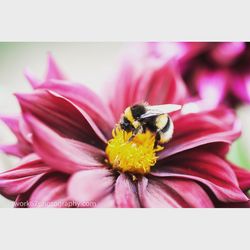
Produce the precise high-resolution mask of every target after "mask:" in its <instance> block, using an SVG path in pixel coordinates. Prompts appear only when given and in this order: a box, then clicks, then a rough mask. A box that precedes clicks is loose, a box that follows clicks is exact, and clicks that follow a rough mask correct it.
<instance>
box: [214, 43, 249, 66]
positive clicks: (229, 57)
mask: <svg viewBox="0 0 250 250" xmlns="http://www.w3.org/2000/svg"><path fill="white" fill-rule="evenodd" d="M245 48H246V44H245V43H244V42H222V43H218V45H217V46H215V47H214V49H213V50H212V51H211V57H212V58H213V60H215V61H216V62H217V63H219V64H221V65H230V64H232V63H234V62H235V60H236V58H237V57H238V56H239V55H240V54H241V53H242V52H243V51H244V50H245Z"/></svg>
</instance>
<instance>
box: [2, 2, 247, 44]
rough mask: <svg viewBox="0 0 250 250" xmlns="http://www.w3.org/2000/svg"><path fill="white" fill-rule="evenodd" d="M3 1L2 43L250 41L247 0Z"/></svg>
mask: <svg viewBox="0 0 250 250" xmlns="http://www.w3.org/2000/svg"><path fill="white" fill-rule="evenodd" d="M3 2H4V5H3ZM1 3H2V4H1V5H0V31H1V32H0V40H2V41H3V40H4V41H13V40H14V41H146V40H147V41H163V40H167V41H193V40H198V41H201V40H202V41H208V40H209V41H215V40H216V41H222V40H229V41H239V40H244V41H247V40H250V33H249V27H248V26H249V6H248V5H249V4H248V1H244V0H238V1H225V0H223V1H222V0H220V1H216V0H210V1H203V0H189V1H183V0H182V1H181V0H175V1H169V0H154V1H153V0H150V1H143V0H126V1H120V0H105V1H98V0H91V1H86V0H70V1H65V0H53V1H51V0H43V1H34V0H22V1H17V0H15V1H13V0H9V1H1Z"/></svg>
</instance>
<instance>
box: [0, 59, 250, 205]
mask: <svg viewBox="0 0 250 250" xmlns="http://www.w3.org/2000/svg"><path fill="white" fill-rule="evenodd" d="M26 77H27V79H28V80H29V82H30V83H31V85H32V87H33V91H32V92H31V93H26V94H16V97H17V99H18V101H19V104H20V107H21V110H22V112H21V114H20V115H19V116H17V117H6V116H2V120H3V121H4V122H5V123H6V124H7V126H9V128H10V129H11V130H12V132H13V133H14V134H15V135H16V137H17V142H16V144H14V145H2V146H1V150H2V151H3V152H5V153H8V154H11V155H15V156H18V157H20V158H21V159H20V163H19V164H18V166H17V167H15V168H13V169H10V170H8V171H5V172H3V173H1V174H0V192H1V194H2V195H4V196H5V197H7V198H9V199H11V200H14V201H15V206H16V207H216V206H225V207H230V206H233V205H234V204H237V205H238V204H242V206H246V204H247V203H248V200H249V199H248V197H247V195H246V191H247V190H248V188H249V185H250V183H249V179H248V177H249V176H250V174H249V172H248V171H247V170H242V169H240V168H239V167H237V166H233V165H232V164H231V163H230V162H228V161H227V160H226V159H225V155H226V153H227V152H228V148H229V146H230V144H231V143H232V142H233V141H234V140H235V139H236V138H237V137H238V136H239V135H240V127H239V124H238V122H237V119H236V118H235V114H234V113H233V112H232V111H231V110H229V109H227V108H217V109H214V110H210V111H204V112H200V113H188V114H187V113H185V114H184V113H183V112H182V111H176V112H174V113H172V114H171V118H172V121H173V124H174V135H173V138H172V139H171V141H170V142H168V143H166V144H164V145H163V146H159V147H154V143H155V137H154V136H153V135H152V133H147V132H146V133H142V134H138V135H136V136H135V138H134V139H133V140H132V141H130V140H128V138H129V136H130V135H129V134H128V132H125V131H123V130H121V129H119V128H118V127H117V126H116V124H117V123H118V122H119V119H120V117H121V114H122V113H123V112H124V110H125V109H126V108H127V107H128V106H130V105H132V104H135V103H140V102H145V101H146V102H147V103H149V104H150V105H156V104H158V105H159V104H180V105H184V106H185V102H186V100H187V99H188V94H187V91H186V87H185V85H184V83H183V82H182V80H181V78H180V76H179V75H178V72H177V71H175V66H174V65H173V64H171V62H169V63H167V64H164V65H161V66H159V65H158V66H155V67H151V68H147V69H145V71H144V72H143V74H141V73H140V74H138V73H136V72H134V68H133V66H131V65H130V64H128V63H126V64H124V65H123V67H122V70H121V72H120V73H119V75H118V78H117V79H116V80H115V83H114V85H112V87H111V88H110V89H107V90H106V92H109V99H108V101H104V100H102V99H101V98H100V97H99V96H98V95H96V94H95V93H94V92H93V91H91V90H90V89H88V88H87V87H85V86H84V85H82V84H77V83H73V82H70V81H69V80H67V79H66V78H65V76H64V75H63V74H62V72H61V71H60V70H59V68H58V66H57V65H56V63H55V61H54V60H53V58H52V57H51V56H49V67H48V73H47V76H46V77H45V79H44V80H42V81H40V80H37V79H36V78H35V77H34V76H33V75H32V74H30V73H29V72H26ZM110 86H111V85H110Z"/></svg>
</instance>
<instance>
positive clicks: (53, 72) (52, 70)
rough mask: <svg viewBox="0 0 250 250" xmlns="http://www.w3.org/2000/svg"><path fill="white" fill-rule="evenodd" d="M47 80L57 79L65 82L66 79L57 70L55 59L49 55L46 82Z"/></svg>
mask: <svg viewBox="0 0 250 250" xmlns="http://www.w3.org/2000/svg"><path fill="white" fill-rule="evenodd" d="M49 79H58V80H65V79H66V77H65V76H64V74H63V73H62V72H61V70H60V69H59V67H58V65H57V64H56V61H55V59H54V58H53V57H52V55H51V53H49V54H48V69H47V75H46V80H49Z"/></svg>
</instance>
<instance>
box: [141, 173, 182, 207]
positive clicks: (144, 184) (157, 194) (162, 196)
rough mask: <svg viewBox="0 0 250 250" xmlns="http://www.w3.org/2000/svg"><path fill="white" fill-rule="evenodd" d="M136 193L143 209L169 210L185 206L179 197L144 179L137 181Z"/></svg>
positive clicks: (158, 184)
mask: <svg viewBox="0 0 250 250" xmlns="http://www.w3.org/2000/svg"><path fill="white" fill-rule="evenodd" d="M138 193H139V198H140V202H141V204H142V206H143V207H147V208H170V207H176V208H177V207H183V206H185V205H186V203H185V201H184V200H183V199H182V197H181V196H179V195H177V194H174V193H173V191H172V190H170V189H168V188H167V187H166V186H165V185H164V184H162V183H160V182H159V183H157V182H150V181H149V180H148V179H147V178H146V177H142V179H141V180H140V181H138Z"/></svg>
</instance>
